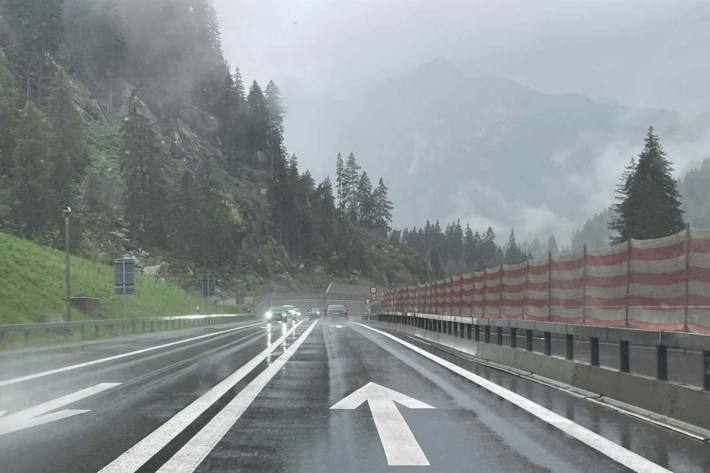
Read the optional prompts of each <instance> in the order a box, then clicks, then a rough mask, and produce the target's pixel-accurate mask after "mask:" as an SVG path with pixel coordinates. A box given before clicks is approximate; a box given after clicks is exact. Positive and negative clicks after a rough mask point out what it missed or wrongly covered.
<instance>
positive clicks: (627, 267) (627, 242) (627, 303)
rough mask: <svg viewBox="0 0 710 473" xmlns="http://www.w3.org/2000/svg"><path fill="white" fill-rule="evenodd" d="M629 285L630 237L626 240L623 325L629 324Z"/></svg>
mask: <svg viewBox="0 0 710 473" xmlns="http://www.w3.org/2000/svg"><path fill="white" fill-rule="evenodd" d="M630 287H631V238H629V239H628V240H626V315H625V318H626V320H625V322H624V325H625V326H626V327H628V326H629V292H630Z"/></svg>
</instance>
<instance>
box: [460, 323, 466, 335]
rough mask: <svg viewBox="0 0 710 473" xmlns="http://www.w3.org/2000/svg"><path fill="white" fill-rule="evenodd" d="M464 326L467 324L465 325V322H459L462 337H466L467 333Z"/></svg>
mask: <svg viewBox="0 0 710 473" xmlns="http://www.w3.org/2000/svg"><path fill="white" fill-rule="evenodd" d="M464 326H465V325H464V323H463V322H459V335H460V336H461V338H464V337H465V335H464V333H463V332H464Z"/></svg>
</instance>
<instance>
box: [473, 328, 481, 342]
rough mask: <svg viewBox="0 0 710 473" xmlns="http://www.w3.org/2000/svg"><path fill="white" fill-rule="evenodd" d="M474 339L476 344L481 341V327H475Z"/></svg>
mask: <svg viewBox="0 0 710 473" xmlns="http://www.w3.org/2000/svg"><path fill="white" fill-rule="evenodd" d="M473 339H474V341H476V342H480V341H481V326H480V325H474V326H473Z"/></svg>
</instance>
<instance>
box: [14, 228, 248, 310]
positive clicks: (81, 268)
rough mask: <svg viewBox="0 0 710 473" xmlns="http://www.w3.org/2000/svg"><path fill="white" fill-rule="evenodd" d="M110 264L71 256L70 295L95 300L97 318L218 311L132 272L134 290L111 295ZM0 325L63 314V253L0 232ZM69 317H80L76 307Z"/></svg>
mask: <svg viewBox="0 0 710 473" xmlns="http://www.w3.org/2000/svg"><path fill="white" fill-rule="evenodd" d="M113 278H114V274H113V267H112V266H109V265H104V264H99V263H95V262H93V261H89V260H86V259H82V258H78V257H74V258H73V260H72V280H71V282H72V294H73V295H75V296H84V297H96V298H99V299H100V300H101V305H100V310H99V314H100V316H101V317H123V316H124V315H128V316H136V317H137V316H160V315H183V314H194V313H195V310H196V308H197V307H199V308H200V311H201V312H202V313H219V312H225V311H229V310H235V307H223V306H217V305H214V304H212V303H209V302H207V301H206V300H205V299H203V298H201V297H197V296H195V295H193V294H191V293H189V292H187V291H185V290H183V289H181V288H180V287H178V286H176V285H174V284H171V283H169V282H166V281H165V280H163V279H160V278H156V277H152V276H148V275H146V274H138V275H137V278H136V293H135V294H134V295H129V296H126V298H125V310H124V301H123V300H122V296H120V295H116V294H114V290H113V283H114V280H113ZM0 282H1V284H0V301H2V304H0V324H7V323H20V322H38V321H39V317H40V315H42V314H56V315H63V314H64V313H65V305H64V253H62V252H60V251H57V250H54V249H52V248H48V247H45V246H40V245H37V244H35V243H31V242H28V241H26V240H21V239H19V238H16V237H13V236H10V235H7V234H6V233H0ZM72 315H73V318H74V319H82V318H86V315H84V314H82V313H81V312H80V311H79V310H76V309H75V310H74V311H73V312H72Z"/></svg>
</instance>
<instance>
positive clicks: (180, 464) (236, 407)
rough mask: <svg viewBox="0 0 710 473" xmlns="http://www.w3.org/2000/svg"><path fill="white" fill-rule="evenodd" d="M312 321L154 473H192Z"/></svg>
mask: <svg viewBox="0 0 710 473" xmlns="http://www.w3.org/2000/svg"><path fill="white" fill-rule="evenodd" d="M317 324H318V321H317V320H316V321H315V322H313V323H312V324H311V326H310V327H308V328H307V329H306V331H305V332H303V334H301V336H300V337H298V339H297V340H296V341H295V342H293V344H292V345H291V346H290V347H288V349H287V350H286V351H284V352H283V354H282V355H281V356H280V357H279V358H278V359H277V360H276V361H275V362H273V363H272V364H271V365H269V366H268V367H267V368H266V369H265V370H264V371H262V372H261V373H260V374H259V376H257V377H256V378H254V379H253V380H252V381H251V383H249V384H248V385H247V386H246V387H245V388H244V389H243V390H242V391H240V392H239V394H237V395H236V396H235V397H234V399H232V400H231V401H230V402H229V404H227V405H226V406H225V407H224V409H222V410H221V411H220V412H219V413H217V415H216V416H214V417H213V418H212V420H210V421H209V423H207V425H205V426H204V427H203V428H202V430H200V431H199V432H198V433H197V434H196V435H195V436H194V437H192V438H191V439H190V440H189V441H188V442H187V443H186V444H185V445H184V446H183V447H182V448H181V449H180V450H178V452H177V453H176V454H175V455H173V457H172V458H171V459H170V460H168V461H167V463H165V464H164V465H163V466H162V467H161V468H160V470H158V473H192V472H193V471H195V470H196V469H197V467H198V466H200V463H202V460H204V459H205V457H206V456H207V455H208V454H209V453H210V452H211V451H212V449H213V448H214V447H216V446H217V444H218V443H219V441H220V440H222V437H224V436H225V435H226V434H227V432H229V429H231V428H232V427H233V426H234V424H236V423H237V421H238V420H239V418H240V417H241V416H242V414H244V412H245V411H246V410H247V408H248V407H249V406H250V405H251V403H252V402H254V399H256V397H257V396H258V395H259V393H260V392H261V390H262V389H264V387H266V385H267V384H268V383H269V381H271V379H272V378H273V377H274V376H276V374H277V373H278V372H279V371H280V370H281V368H283V366H284V365H285V364H286V362H287V361H288V360H289V358H291V357H292V356H293V354H294V353H296V350H298V348H299V347H300V346H301V344H302V343H303V342H304V341H305V340H306V338H308V335H310V334H311V332H312V331H313V329H314V328H315V326H316V325H317Z"/></svg>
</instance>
